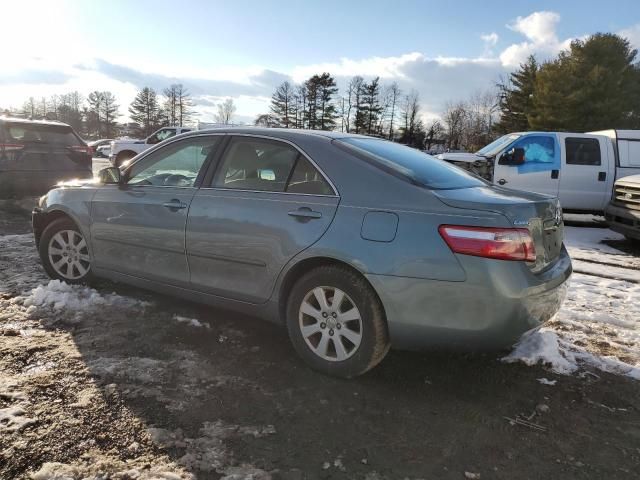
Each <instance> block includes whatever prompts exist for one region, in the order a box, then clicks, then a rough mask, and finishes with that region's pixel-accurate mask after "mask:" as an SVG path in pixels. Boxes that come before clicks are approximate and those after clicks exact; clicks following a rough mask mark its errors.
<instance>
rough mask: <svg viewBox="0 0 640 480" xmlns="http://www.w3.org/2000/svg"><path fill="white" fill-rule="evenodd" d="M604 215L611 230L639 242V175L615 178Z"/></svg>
mask: <svg viewBox="0 0 640 480" xmlns="http://www.w3.org/2000/svg"><path fill="white" fill-rule="evenodd" d="M639 144H640V142H639ZM604 216H605V218H606V220H607V222H608V223H609V228H610V229H611V230H613V231H614V232H618V233H621V234H623V235H624V236H625V237H627V238H628V239H629V240H632V241H635V242H640V175H631V176H629V177H624V178H621V179H619V180H616V183H615V186H614V188H613V198H612V199H611V203H609V205H608V206H607V209H606V210H605V212H604Z"/></svg>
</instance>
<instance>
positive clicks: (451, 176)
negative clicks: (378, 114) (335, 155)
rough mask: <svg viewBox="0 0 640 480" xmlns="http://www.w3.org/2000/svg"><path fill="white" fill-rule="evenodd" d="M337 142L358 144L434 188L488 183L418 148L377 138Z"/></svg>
mask: <svg viewBox="0 0 640 480" xmlns="http://www.w3.org/2000/svg"><path fill="white" fill-rule="evenodd" d="M336 141H337V142H340V143H344V144H347V145H350V146H351V147H355V148H356V150H359V151H360V152H361V153H364V154H365V156H366V157H367V158H368V159H369V160H371V161H372V163H374V164H377V165H378V166H379V167H381V168H383V169H384V170H388V171H390V173H392V174H395V175H399V176H402V177H405V178H408V179H410V180H411V181H412V182H414V183H417V184H419V185H422V186H424V187H427V188H430V189H433V190H445V189H453V188H469V187H479V186H484V185H486V183H485V182H484V181H483V180H481V179H479V178H478V177H476V176H474V175H472V174H470V173H467V172H466V171H464V170H462V169H461V168H458V167H456V166H454V165H451V164H450V163H447V162H445V161H444V160H438V159H437V158H434V157H432V156H431V155H427V154H426V153H423V152H421V151H420V150H416V149H415V148H409V147H405V146H404V145H400V144H397V143H393V142H388V141H386V140H379V139H377V138H355V137H354V138H341V139H340V140H336Z"/></svg>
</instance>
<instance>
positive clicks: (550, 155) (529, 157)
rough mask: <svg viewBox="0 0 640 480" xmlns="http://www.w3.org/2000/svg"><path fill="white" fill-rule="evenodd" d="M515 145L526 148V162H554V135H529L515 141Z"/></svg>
mask: <svg viewBox="0 0 640 480" xmlns="http://www.w3.org/2000/svg"><path fill="white" fill-rule="evenodd" d="M513 147H514V148H522V149H524V162H525V163H553V162H554V159H555V142H554V140H553V137H545V136H537V135H527V136H526V137H523V138H521V139H520V140H518V141H517V142H516V143H514V144H513Z"/></svg>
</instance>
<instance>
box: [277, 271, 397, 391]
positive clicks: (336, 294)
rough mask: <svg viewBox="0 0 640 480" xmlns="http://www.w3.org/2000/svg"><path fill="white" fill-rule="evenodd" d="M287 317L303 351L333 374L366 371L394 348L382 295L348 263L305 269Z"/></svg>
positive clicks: (293, 337) (294, 339)
mask: <svg viewBox="0 0 640 480" xmlns="http://www.w3.org/2000/svg"><path fill="white" fill-rule="evenodd" d="M336 301H337V303H336ZM286 320H287V329H288V331H289V338H290V339H291V342H292V343H293V347H294V348H295V350H296V352H297V353H298V355H300V357H302V359H303V360H304V361H305V362H306V363H307V364H308V365H309V366H310V367H311V368H313V369H315V370H318V371H320V372H322V373H325V374H328V375H333V376H337V377H342V378H351V377H355V376H358V375H361V374H363V373H365V372H366V371H368V370H370V369H372V368H373V367H375V366H376V365H377V364H378V363H379V362H380V361H381V360H382V359H383V358H384V356H385V355H386V354H387V352H388V351H389V346H390V343H389V334H388V331H387V322H386V318H385V314H384V309H383V308H382V303H381V302H380V299H379V298H378V296H377V295H376V293H375V291H374V290H373V288H371V286H370V285H369V284H368V283H367V281H366V280H365V279H364V278H363V277H362V276H361V275H359V274H357V273H356V272H354V271H352V270H350V269H348V268H345V267H340V266H323V267H318V268H315V269H313V270H311V271H309V272H308V273H306V274H305V275H303V276H302V277H301V278H300V279H299V280H298V281H297V282H296V284H295V285H294V286H293V289H292V290H291V293H290V295H289V298H288V301H287V318H286Z"/></svg>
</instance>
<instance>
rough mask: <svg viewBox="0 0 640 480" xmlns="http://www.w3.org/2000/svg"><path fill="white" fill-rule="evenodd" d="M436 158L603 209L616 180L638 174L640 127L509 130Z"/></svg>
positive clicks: (584, 208) (569, 207)
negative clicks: (480, 145) (485, 142)
mask: <svg viewBox="0 0 640 480" xmlns="http://www.w3.org/2000/svg"><path fill="white" fill-rule="evenodd" d="M438 158H440V159H441V160H446V161H448V162H451V163H453V164H456V165H458V166H461V167H463V168H465V169H467V170H470V171H473V172H475V173H477V174H478V175H480V176H482V177H484V178H486V179H487V180H489V181H491V182H493V183H495V184H497V185H504V186H507V187H509V188H514V189H518V190H527V191H531V192H537V193H545V194H548V195H552V196H555V197H558V198H559V199H560V203H561V204H562V208H563V209H564V210H565V211H568V212H588V213H595V214H602V213H603V212H604V209H605V207H606V206H607V204H608V203H609V201H610V200H611V196H612V193H613V184H614V182H615V181H616V180H617V179H618V178H622V177H626V176H629V175H634V174H640V131H639V130H603V131H600V132H589V133H567V132H522V133H510V134H507V135H504V136H503V137H500V138H498V139H497V140H496V141H494V142H492V143H490V144H489V145H487V146H486V147H484V148H482V149H480V150H478V151H477V152H476V153H443V154H440V155H438Z"/></svg>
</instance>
